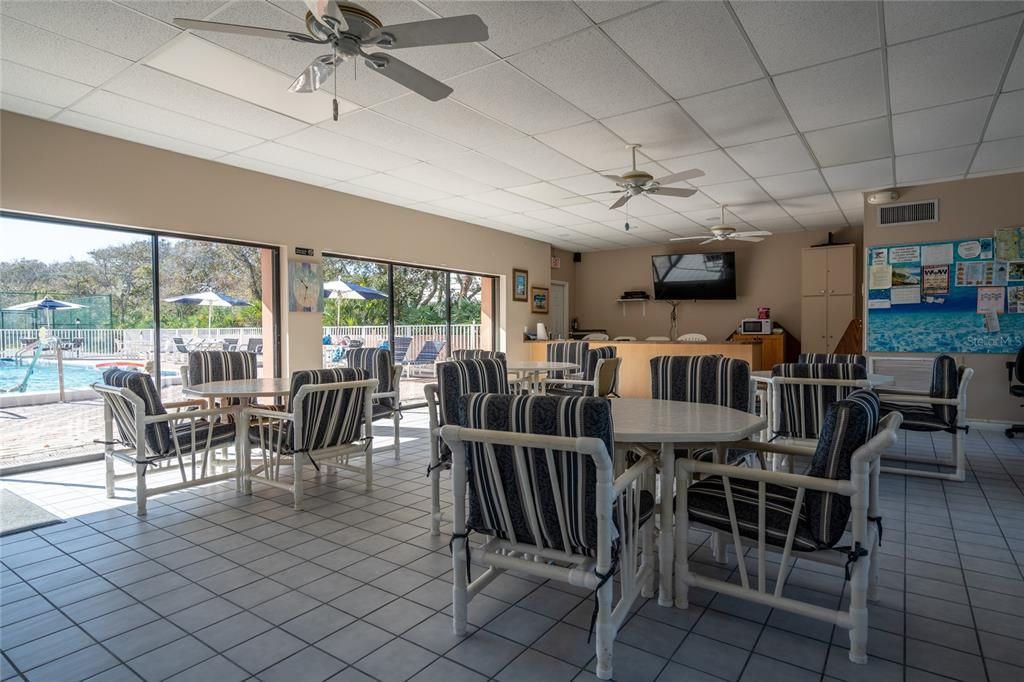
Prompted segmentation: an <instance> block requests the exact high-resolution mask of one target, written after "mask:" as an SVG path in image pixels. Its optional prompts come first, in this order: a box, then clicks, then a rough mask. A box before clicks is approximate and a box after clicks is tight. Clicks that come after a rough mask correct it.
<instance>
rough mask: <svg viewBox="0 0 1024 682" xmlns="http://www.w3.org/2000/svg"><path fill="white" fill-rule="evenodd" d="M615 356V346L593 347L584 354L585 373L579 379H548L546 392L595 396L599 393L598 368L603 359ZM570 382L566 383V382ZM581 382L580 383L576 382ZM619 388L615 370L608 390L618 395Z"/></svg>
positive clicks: (560, 377)
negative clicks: (616, 390)
mask: <svg viewBox="0 0 1024 682" xmlns="http://www.w3.org/2000/svg"><path fill="white" fill-rule="evenodd" d="M614 357H615V346H601V347H599V348H591V349H589V350H588V351H587V352H586V354H584V356H583V375H582V376H581V378H579V379H575V380H573V379H569V380H567V379H565V378H564V377H562V376H559V377H558V378H557V379H555V380H554V381H552V380H551V379H546V380H545V381H544V384H545V389H544V390H545V392H546V393H551V394H554V395H568V396H573V395H579V396H589V397H594V396H595V395H597V384H598V382H597V379H598V368H599V367H600V366H601V364H602V360H611V359H612V358H614ZM567 381H568V382H569V383H566V382H567ZM576 382H579V383H576ZM617 388H618V372H617V371H616V372H615V375H614V377H613V378H612V382H611V386H610V387H609V390H608V391H607V393H608V394H610V395H616V394H615V389H617Z"/></svg>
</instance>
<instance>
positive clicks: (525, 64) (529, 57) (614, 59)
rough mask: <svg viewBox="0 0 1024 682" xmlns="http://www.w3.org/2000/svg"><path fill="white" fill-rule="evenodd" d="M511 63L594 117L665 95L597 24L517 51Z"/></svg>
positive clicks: (659, 99)
mask: <svg viewBox="0 0 1024 682" xmlns="http://www.w3.org/2000/svg"><path fill="white" fill-rule="evenodd" d="M509 63H511V64H512V65H513V66H515V67H516V68H517V69H520V70H522V71H524V72H525V73H527V74H528V75H530V76H532V77H533V78H534V79H536V80H537V81H539V82H541V83H543V84H544V85H546V86H548V87H549V88H551V89H552V90H554V91H555V92H557V93H558V94H560V95H561V96H562V97H564V98H565V99H567V100H569V101H570V102H572V103H573V104H575V105H576V106H577V107H579V108H580V109H582V110H583V111H585V112H587V113H588V114H590V115H591V116H594V117H597V118H605V117H608V116H614V115H616V114H621V113H625V112H627V111H633V110H635V109H642V108H644V107H649V106H653V105H655V104H660V103H662V102H664V101H666V100H667V99H668V98H667V97H665V95H664V93H662V92H661V90H659V89H658V87H657V86H656V85H655V84H654V83H652V82H651V80H650V78H648V76H647V74H645V73H644V72H643V71H641V70H640V69H638V68H637V67H636V66H635V65H634V64H633V63H632V62H630V61H629V60H628V59H627V58H626V57H625V56H624V55H623V54H622V52H620V51H619V49H618V48H617V47H615V45H614V44H612V42H611V41H609V40H608V38H607V37H605V35H604V34H603V33H601V31H600V30H598V29H596V28H594V29H591V30H589V31H583V32H581V33H577V34H575V35H571V36H569V37H567V38H565V39H563V40H558V41H556V42H553V43H550V44H548V45H545V46H543V47H540V48H538V49H536V50H531V51H529V52H526V53H523V54H521V55H517V56H515V57H513V58H511V59H510V60H509ZM610 84H614V85H613V86H612V87H611V89H609V88H610Z"/></svg>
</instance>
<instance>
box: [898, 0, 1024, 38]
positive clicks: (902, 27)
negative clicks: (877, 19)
mask: <svg viewBox="0 0 1024 682" xmlns="http://www.w3.org/2000/svg"><path fill="white" fill-rule="evenodd" d="M1019 11H1020V3H1019V2H976V1H975V0H966V1H959V2H950V1H949V0H937V1H925V0H915V2H887V3H885V38H886V40H887V41H888V42H889V43H890V44H892V43H900V42H903V41H905V40H913V39H914V38H922V37H924V36H930V35H934V34H936V33H940V32H942V31H948V30H950V29H954V28H960V27H961V26H967V25H969V24H975V23H978V22H980V21H985V20H987V19H994V18H996V17H1001V16H1003V15H1005V14H1011V13H1013V12H1019Z"/></svg>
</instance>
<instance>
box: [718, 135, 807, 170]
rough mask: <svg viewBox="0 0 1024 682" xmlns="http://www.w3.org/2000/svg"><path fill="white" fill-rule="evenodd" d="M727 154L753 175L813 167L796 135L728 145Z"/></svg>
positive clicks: (805, 149)
mask: <svg viewBox="0 0 1024 682" xmlns="http://www.w3.org/2000/svg"><path fill="white" fill-rule="evenodd" d="M727 151H728V152H729V155H730V156H731V157H732V158H733V159H735V160H736V163H738V164H739V165H740V166H742V167H743V169H744V170H745V171H747V172H748V173H750V174H751V175H753V176H759V175H779V174H782V173H795V172H796V171H802V170H808V169H810V168H814V167H815V164H814V160H813V159H812V158H811V155H810V154H808V153H807V148H806V147H804V143H803V142H802V141H801V140H800V137H799V136H797V135H790V136H789V137H777V138H775V139H774V140H765V141H763V142H752V143H750V144H745V145H741V146H739V147H730V148H729V149H728V150H727Z"/></svg>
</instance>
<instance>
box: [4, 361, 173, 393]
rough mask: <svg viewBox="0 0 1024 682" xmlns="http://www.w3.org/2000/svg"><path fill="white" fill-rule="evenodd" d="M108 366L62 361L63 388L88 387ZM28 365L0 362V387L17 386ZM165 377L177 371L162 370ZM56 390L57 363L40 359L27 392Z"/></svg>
mask: <svg viewBox="0 0 1024 682" xmlns="http://www.w3.org/2000/svg"><path fill="white" fill-rule="evenodd" d="M107 369H110V368H109V367H103V368H100V369H97V368H96V367H94V366H92V365H81V364H74V363H69V362H65V363H64V389H65V390H72V389H76V388H78V389H80V388H89V385H90V384H94V383H96V382H97V381H100V380H102V379H103V372H105V371H106V370H107ZM27 371H28V365H27V364H24V365H14V364H12V363H8V362H0V389H9V388H12V387H14V386H17V385H18V384H20V383H21V381H22V380H23V379H24V378H25V372H27ZM160 374H161V375H162V376H165V377H173V376H176V375H177V372H175V371H173V370H164V371H163V372H161V373H160ZM56 390H58V382H57V363H55V362H44V361H42V360H40V361H39V362H38V363H37V364H36V367H35V370H33V372H32V377H31V378H30V379H29V380H28V389H27V390H26V392H27V393H45V392H50V391H56Z"/></svg>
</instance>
